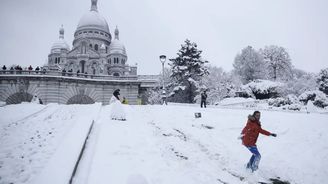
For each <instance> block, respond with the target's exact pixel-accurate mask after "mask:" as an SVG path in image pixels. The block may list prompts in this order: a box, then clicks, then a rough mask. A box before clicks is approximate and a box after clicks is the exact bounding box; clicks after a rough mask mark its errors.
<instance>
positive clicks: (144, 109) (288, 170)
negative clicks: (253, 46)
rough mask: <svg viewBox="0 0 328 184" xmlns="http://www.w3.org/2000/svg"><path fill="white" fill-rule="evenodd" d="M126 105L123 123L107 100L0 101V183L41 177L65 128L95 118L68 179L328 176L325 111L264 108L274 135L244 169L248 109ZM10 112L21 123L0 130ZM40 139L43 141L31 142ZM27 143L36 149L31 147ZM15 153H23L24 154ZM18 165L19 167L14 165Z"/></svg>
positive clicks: (156, 181) (171, 181)
mask: <svg viewBox="0 0 328 184" xmlns="http://www.w3.org/2000/svg"><path fill="white" fill-rule="evenodd" d="M44 108H45V109H44ZM124 109H125V111H126V113H127V121H114V120H111V119H110V118H109V116H110V111H111V107H110V106H101V107H100V106H99V105H57V104H50V105H48V106H43V105H36V104H33V105H32V104H30V105H26V104H22V105H13V106H4V107H0V115H1V116H0V117H1V127H2V129H1V132H0V133H1V139H0V146H1V150H0V166H1V170H0V177H1V178H0V183H10V182H14V183H31V181H34V179H37V178H38V177H40V174H41V173H42V171H44V168H47V167H49V163H50V161H49V160H51V159H52V158H54V157H56V155H57V156H58V154H57V153H56V149H58V148H59V147H63V145H64V146H65V137H68V136H72V135H68V134H70V133H67V132H72V131H70V130H72V128H73V127H77V128H78V126H76V122H75V120H76V119H79V121H80V122H79V123H83V121H84V120H85V122H89V120H95V125H94V128H93V130H92V132H91V135H90V139H89V140H88V144H87V147H86V151H85V152H84V155H83V158H82V160H81V163H80V164H79V168H78V171H77V175H76V177H75V178H74V183H82V184H83V183H85V184H87V183H89V184H94V183H97V184H101V183H106V184H107V183H115V184H120V183H122V184H123V183H124V184H132V183H133V184H138V183H148V184H181V183H188V184H201V183H204V184H205V183H206V184H209V183H236V184H238V183H254V182H255V181H263V180H266V179H268V178H271V177H280V178H281V179H282V180H287V181H289V182H290V183H298V184H299V183H325V181H326V176H327V175H328V146H327V143H326V141H327V140H328V135H327V134H326V130H327V128H328V124H327V122H328V115H327V114H318V113H310V114H306V113H290V112H279V111H262V119H261V121H262V128H264V129H266V130H268V131H271V132H274V133H277V134H278V137H276V138H274V137H267V136H261V135H260V137H259V140H258V148H259V151H260V153H261V155H262V159H261V163H260V169H259V171H258V172H257V173H254V174H250V173H248V172H246V171H245V169H244V167H245V164H246V163H247V161H248V159H249V157H250V156H251V155H250V153H249V151H248V150H247V149H246V148H245V147H244V146H242V145H241V142H240V140H237V137H238V136H239V134H240V131H241V129H242V128H243V126H244V125H245V122H246V117H247V115H248V114H250V113H252V110H243V109H222V108H207V109H200V108H199V107H198V106H197V107H196V106H184V105H177V104H176V105H174V106H170V105H168V106H156V105H154V106H129V105H125V106H124ZM16 111H24V112H25V113H24V114H22V115H17V118H16V121H18V120H19V121H18V122H17V123H18V124H19V125H17V126H16V127H15V128H6V129H5V128H4V127H6V126H7V125H8V124H10V122H14V121H15V119H10V118H9V117H8V116H9V114H13V113H15V112H16ZM195 112H201V113H202V118H197V119H195V118H194V113H195ZM24 117H27V118H24ZM27 125H28V126H27ZM52 128H53V129H52ZM49 129H50V130H53V132H56V133H54V137H53V138H49V136H46V133H47V132H48V133H49ZM36 130H39V131H40V130H41V131H42V132H43V133H42V135H41V136H42V138H43V139H41V140H42V141H40V140H39V139H37V138H35V139H37V140H38V141H35V142H37V143H29V142H31V141H30V139H29V138H30V136H34V135H35V131H36ZM71 134H75V133H71ZM20 135H23V136H20ZM50 137H51V136H50ZM26 140H27V141H26ZM43 140H44V141H43ZM24 141H25V142H28V144H27V145H26V144H24ZM40 142H41V143H42V147H38V146H34V144H39V143H40ZM30 149H31V150H32V151H34V152H35V153H34V154H32V153H30V152H32V151H29V150H30ZM61 149H62V148H61ZM67 149H68V148H67ZM21 155H25V157H24V159H22V158H20V156H21ZM63 159H64V158H63ZM21 160H24V161H23V162H22V161H21ZM28 160H32V163H29V162H28ZM17 166H20V168H23V169H24V171H23V172H19V171H18V170H17V169H16V170H15V169H14V168H16V167H17ZM26 168H28V169H26ZM60 170H61V168H58V172H60ZM49 180H52V179H51V175H49Z"/></svg>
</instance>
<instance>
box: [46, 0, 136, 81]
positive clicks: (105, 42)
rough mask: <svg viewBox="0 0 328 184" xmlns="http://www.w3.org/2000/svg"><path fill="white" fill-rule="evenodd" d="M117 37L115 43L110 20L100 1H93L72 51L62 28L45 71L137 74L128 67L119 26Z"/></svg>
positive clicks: (78, 31)
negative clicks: (109, 24)
mask: <svg viewBox="0 0 328 184" xmlns="http://www.w3.org/2000/svg"><path fill="white" fill-rule="evenodd" d="M114 34H115V37H114V39H113V40H112V35H111V33H110V30H109V27H108V24H107V21H106V20H105V19H104V18H103V17H102V16H101V15H100V14H99V13H98V9H97V0H91V9H90V11H89V12H87V13H86V14H84V15H83V16H82V18H81V19H80V21H79V23H78V26H77V29H76V31H75V33H74V40H73V47H72V49H70V48H69V46H68V44H67V43H66V42H65V40H64V28H63V27H61V28H60V30H59V40H58V41H56V42H55V43H54V44H53V46H52V47H51V52H50V54H49V55H48V64H47V66H46V67H45V68H46V69H47V70H55V71H56V70H57V71H62V70H65V71H72V72H73V73H82V74H93V75H111V76H117V77H119V76H129V75H137V67H136V66H129V65H128V64H127V60H128V56H127V53H126V49H125V46H124V45H123V44H122V43H121V42H120V40H119V30H118V28H117V27H116V29H115V32H114Z"/></svg>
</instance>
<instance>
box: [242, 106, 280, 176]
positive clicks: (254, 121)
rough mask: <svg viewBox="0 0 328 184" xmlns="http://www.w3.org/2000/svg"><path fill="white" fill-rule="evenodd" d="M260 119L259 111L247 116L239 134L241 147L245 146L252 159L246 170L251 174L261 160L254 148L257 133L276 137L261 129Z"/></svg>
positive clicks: (255, 147)
mask: <svg viewBox="0 0 328 184" xmlns="http://www.w3.org/2000/svg"><path fill="white" fill-rule="evenodd" d="M260 117H261V113H260V111H255V112H254V113H253V115H249V116H248V121H247V124H246V126H245V128H244V129H243V131H242V132H241V139H242V141H243V145H244V146H246V147H247V149H248V150H249V151H250V152H251V153H252V157H251V158H250V160H249V162H248V163H247V169H251V170H252V172H254V171H256V170H257V169H258V165H259V163H260V160H261V154H260V153H259V151H258V150H257V146H256V141H257V138H258V136H259V133H261V134H264V135H267V136H273V137H276V136H277V134H274V133H270V132H268V131H266V130H264V129H262V128H261V122H260Z"/></svg>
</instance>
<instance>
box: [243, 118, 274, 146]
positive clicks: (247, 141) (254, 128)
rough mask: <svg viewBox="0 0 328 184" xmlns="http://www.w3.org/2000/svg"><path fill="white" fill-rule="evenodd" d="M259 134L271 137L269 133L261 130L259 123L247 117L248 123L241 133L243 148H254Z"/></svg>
mask: <svg viewBox="0 0 328 184" xmlns="http://www.w3.org/2000/svg"><path fill="white" fill-rule="evenodd" d="M259 133H261V134H264V135H268V136H269V135H271V133H270V132H268V131H266V130H264V129H262V128H261V122H260V121H258V120H256V119H255V118H254V117H253V116H251V115H250V116H248V121H247V124H246V126H245V128H244V129H243V131H242V132H241V134H243V135H244V136H243V138H242V140H243V145H245V146H247V147H248V146H256V141H257V138H258V137H259Z"/></svg>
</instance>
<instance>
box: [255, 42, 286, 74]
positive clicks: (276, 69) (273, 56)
mask: <svg viewBox="0 0 328 184" xmlns="http://www.w3.org/2000/svg"><path fill="white" fill-rule="evenodd" d="M260 53H261V54H262V56H263V59H264V62H265V63H266V66H267V67H268V72H269V79H273V80H277V79H281V80H288V79H291V78H292V75H291V71H292V63H291V59H290V56H289V54H288V52H287V51H286V49H285V48H283V47H278V46H276V45H270V46H265V48H264V49H263V50H262V49H260Z"/></svg>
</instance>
